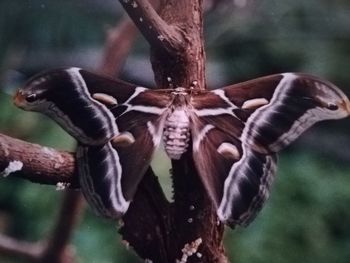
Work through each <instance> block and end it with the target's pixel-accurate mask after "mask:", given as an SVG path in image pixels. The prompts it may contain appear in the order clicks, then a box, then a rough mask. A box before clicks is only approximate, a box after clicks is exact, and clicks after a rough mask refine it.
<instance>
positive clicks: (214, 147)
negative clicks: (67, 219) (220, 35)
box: [14, 68, 350, 227]
mask: <svg viewBox="0 0 350 263" xmlns="http://www.w3.org/2000/svg"><path fill="white" fill-rule="evenodd" d="M14 100H15V104H16V105H17V106H18V107H20V108H22V109H25V110H32V111H38V112H41V113H44V114H46V115H48V116H50V117H51V118H53V119H54V120H55V121H56V122H57V123H58V124H60V125H61V126H62V127H63V128H64V129H65V130H66V131H67V132H68V133H69V134H71V135H72V136H73V137H74V138H75V139H76V140H77V141H78V143H79V145H78V148H77V153H76V154H77V160H78V169H79V177H80V184H81V189H82V192H83V194H84V196H85V198H86V199H87V201H88V203H89V204H90V206H91V207H92V208H93V210H95V211H96V212H97V213H98V214H100V215H103V216H105V217H112V218H119V217H121V216H122V215H123V214H124V213H125V212H126V211H127V209H128V207H129V204H130V202H131V201H132V198H133V196H134V194H135V192H136V190H137V186H138V184H139V182H140V180H141V179H142V177H143V175H144V173H145V171H146V169H147V168H148V166H149V165H150V162H151V159H152V155H153V153H154V151H155V149H156V148H157V147H158V146H159V145H160V144H161V142H163V144H164V148H165V151H166V153H167V155H168V156H169V158H171V159H173V160H178V159H181V158H183V156H184V153H185V152H190V153H191V155H192V158H193V161H194V163H195V167H196V169H197V172H198V174H199V176H200V179H201V181H202V183H203V185H204V187H205V189H206V191H207V193H208V195H209V197H210V199H211V200H212V202H213V204H214V205H215V207H216V208H217V215H218V218H219V219H220V220H221V221H222V222H225V223H227V224H229V225H230V226H232V227H233V226H235V225H244V226H245V225H248V224H249V223H250V222H251V221H252V220H253V219H254V218H255V216H256V214H257V213H258V211H259V210H260V209H261V208H262V206H263V204H264V202H265V201H266V199H267V198H268V196H269V192H270V187H271V184H272V182H273V180H274V178H275V174H276V167H277V157H276V155H277V153H278V152H279V151H281V150H282V149H284V148H285V147H286V146H288V145H289V144H290V143H291V142H293V141H294V140H295V139H296V138H297V137H298V136H299V135H301V134H302V133H303V132H304V131H305V130H306V129H308V128H309V127H310V126H312V125H313V124H314V123H316V122H318V121H322V120H328V119H340V118H344V117H347V116H348V115H349V113H350V103H349V100H348V98H347V97H346V95H345V94H344V93H343V92H342V91H341V90H340V89H339V88H337V87H336V86H335V85H333V84H332V83H330V82H328V81H325V80H321V79H319V78H317V77H314V76H311V75H306V74H299V73H284V74H276V75H271V76H266V77H262V78H258V79H254V80H251V81H247V82H243V83H239V84H236V85H232V86H228V87H224V88H221V89H216V90H211V91H208V90H200V89H195V88H182V87H176V88H172V89H147V88H144V87H138V86H135V85H132V84H128V83H125V82H123V81H120V80H115V79H111V78H108V77H104V76H100V75H97V74H94V73H91V72H88V71H86V70H83V69H79V68H66V69H59V70H52V71H48V72H44V73H41V74H39V75H37V76H35V77H33V78H32V79H31V80H29V81H28V83H27V84H26V85H25V86H24V87H23V88H21V89H19V90H18V91H17V93H16V95H15V99H14Z"/></svg>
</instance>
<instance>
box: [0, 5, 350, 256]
mask: <svg viewBox="0 0 350 263" xmlns="http://www.w3.org/2000/svg"><path fill="white" fill-rule="evenodd" d="M216 2H218V1H209V0H208V1H207V4H208V5H207V6H208V8H210V7H211V8H212V10H211V11H210V12H208V14H207V15H206V17H205V41H206V51H207V58H208V64H207V77H208V83H209V86H211V87H213V88H216V87H220V86H223V85H226V84H232V83H235V82H239V81H243V80H248V79H252V78H255V77H258V76H262V75H266V74H272V73H278V72H285V71H303V72H308V73H312V74H316V75H319V76H322V77H323V78H326V79H329V80H331V81H333V82H334V83H336V84H337V85H338V86H340V87H341V88H342V89H343V90H344V91H345V92H347V93H348V94H350V87H349V84H350V74H349V69H350V2H349V1H347V0H336V1H326V0H308V1H304V0H285V1H283V2H282V1H277V0H260V1H251V0H222V1H220V3H216ZM215 3H216V4H215ZM122 15H123V11H122V9H121V7H120V5H119V3H118V2H117V1H116V0H115V1H114V0H113V1H112V0H108V1H107V0H106V1H97V0H75V1H68V0H65V1H52V0H51V1H50V0H44V1H39V0H26V1H23V0H1V1H0V132H1V133H4V134H7V135H10V136H13V137H16V138H21V139H24V140H27V141H30V142H36V143H40V144H43V145H48V146H52V147H56V148H59V149H66V150H73V149H74V141H73V140H72V139H71V138H70V137H69V136H68V135H66V134H65V132H64V131H63V130H62V129H60V128H59V127H58V126H57V125H56V124H54V123H53V122H52V121H50V120H49V119H48V118H46V117H44V116H41V115H39V114H35V113H28V112H22V111H20V110H18V109H16V108H15V107H14V106H13V104H12V101H11V94H12V93H13V91H14V90H15V88H16V87H18V86H20V85H21V84H22V83H23V81H24V80H25V79H26V78H28V77H29V76H31V75H32V74H34V73H36V72H38V71H41V70H45V69H48V68H55V67H62V66H80V67H84V68H88V69H92V70H93V69H96V68H97V67H98V66H99V63H100V57H101V53H102V50H103V45H104V39H105V33H106V30H108V28H110V27H112V26H113V25H115V24H117V23H118V21H119V20H120V19H121V17H122ZM148 52H149V50H148V45H147V43H145V41H144V40H143V39H142V38H141V37H139V38H138V39H137V41H136V44H135V46H134V48H133V49H132V52H131V53H130V56H129V58H128V60H127V62H126V64H125V67H124V68H123V71H122V73H121V76H122V78H124V79H126V80H129V81H133V82H136V83H139V84H144V85H148V86H150V85H152V84H153V76H152V71H151V68H150V65H149V62H148ZM349 131H350V121H349V120H342V121H337V122H327V123H322V124H319V125H316V127H314V128H313V129H311V130H310V131H308V132H306V134H304V135H303V136H302V138H300V139H299V140H298V141H297V142H296V143H294V144H293V145H292V146H291V147H289V148H288V149H287V150H286V151H284V152H283V153H282V154H281V155H280V160H279V171H278V177H277V179H276V182H275V184H274V186H273V189H272V194H271V198H270V200H269V201H268V202H267V205H266V206H265V207H264V209H263V210H262V212H261V213H260V215H259V216H258V217H257V219H256V220H255V221H254V222H253V223H252V224H251V225H250V226H249V227H248V228H246V229H243V228H238V229H237V230H235V231H232V230H229V229H228V230H227V232H226V238H225V242H226V248H227V253H228V255H229V257H230V259H231V260H232V262H234V263H246V262H250V263H263V262H269V263H274V262H276V263H277V262H278V263H289V262H290V263H292V262H293V263H294V262H306V263H307V262H310V263H311V262H319V263H323V262H325V263H326V262H327V263H328V262H344V263H345V262H349V258H350V209H349V204H350V147H349V146H348V145H349V137H350V135H349ZM162 163H163V161H155V162H154V165H155V166H157V171H159V175H160V176H161V179H162V181H164V188H165V189H167V190H166V191H167V192H169V191H170V190H169V189H170V186H169V179H168V172H167V170H168V167H164V166H162V165H161V164H162ZM61 196H62V192H57V191H55V187H54V186H43V185H37V184H32V183H30V182H27V181H24V180H19V179H13V178H6V179H2V180H1V182H0V231H1V232H2V233H6V234H8V235H10V236H13V237H16V238H18V239H21V240H28V241H35V240H40V239H41V238H42V237H45V236H47V235H49V234H50V229H51V228H52V226H53V224H54V222H55V216H56V215H57V212H58V207H59V203H60V198H61ZM116 229H117V227H116V225H115V224H113V223H111V222H109V221H105V220H102V219H100V218H97V217H96V216H94V215H93V214H92V213H91V212H90V211H89V210H87V211H86V212H85V215H84V217H83V220H82V223H81V224H80V226H79V227H78V228H77V229H76V231H75V234H74V237H73V243H74V245H75V246H76V247H77V254H78V255H79V258H80V261H81V262H88V263H90V262H138V261H137V260H136V258H135V256H133V253H132V252H130V251H127V250H126V249H125V247H124V245H122V243H121V242H120V237H119V236H118V234H117V231H116ZM0 262H21V261H20V260H18V259H12V258H3V257H2V256H1V255H0Z"/></svg>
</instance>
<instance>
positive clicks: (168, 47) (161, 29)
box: [119, 0, 184, 53]
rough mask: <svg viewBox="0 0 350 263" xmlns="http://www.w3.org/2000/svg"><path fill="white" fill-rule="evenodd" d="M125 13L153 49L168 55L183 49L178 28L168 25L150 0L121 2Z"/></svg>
mask: <svg viewBox="0 0 350 263" xmlns="http://www.w3.org/2000/svg"><path fill="white" fill-rule="evenodd" d="M119 2H120V3H121V5H122V6H123V7H124V9H125V11H126V12H127V13H128V15H129V16H130V18H131V19H132V20H133V22H134V23H135V25H136V26H137V27H138V29H139V30H140V32H141V33H142V35H143V36H144V37H145V39H146V40H147V41H148V42H149V43H150V45H151V46H152V47H155V48H159V49H161V50H163V51H164V52H167V53H173V52H175V51H179V50H181V49H182V48H183V41H184V39H183V36H182V34H181V32H180V30H179V28H178V27H176V26H174V25H169V24H168V23H166V22H165V21H164V20H163V19H162V18H161V17H160V16H159V15H158V13H157V12H156V10H155V9H154V8H153V6H152V5H151V4H150V2H149V1H148V0H119Z"/></svg>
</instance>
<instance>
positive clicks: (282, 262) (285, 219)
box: [227, 152, 350, 263]
mask: <svg viewBox="0 0 350 263" xmlns="http://www.w3.org/2000/svg"><path fill="white" fill-rule="evenodd" d="M279 168H280V169H279V172H278V178H277V180H276V184H275V185H274V187H273V191H272V194H271V198H270V200H269V202H268V204H267V206H266V207H265V208H264V209H263V211H262V213H261V214H260V216H259V217H258V219H257V220H256V221H255V222H253V223H252V225H251V226H250V227H248V228H247V229H239V230H238V231H237V232H233V233H232V232H230V233H229V234H228V236H227V242H228V243H231V244H232V247H231V246H230V248H229V251H230V253H231V256H232V258H233V259H234V260H235V261H234V262H251V263H255V262H259V263H262V262H278V263H287V262H306V263H307V262H310V263H312V262H325V263H326V262H344V263H345V262H348V258H349V256H350V252H349V251H350V250H349V248H350V226H349V224H348V223H347V222H349V220H350V211H349V209H348V203H349V202H350V188H349V185H350V177H349V174H350V167H349V166H345V165H341V164H336V163H335V161H334V160H328V159H326V158H322V157H319V156H317V155H311V154H308V153H303V152H293V153H289V154H285V155H282V158H281V159H280V165H279Z"/></svg>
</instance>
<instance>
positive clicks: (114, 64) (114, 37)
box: [99, 17, 137, 77]
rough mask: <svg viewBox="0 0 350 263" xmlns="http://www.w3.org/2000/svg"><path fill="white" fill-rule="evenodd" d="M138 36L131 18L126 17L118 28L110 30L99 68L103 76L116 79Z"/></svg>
mask: <svg viewBox="0 0 350 263" xmlns="http://www.w3.org/2000/svg"><path fill="white" fill-rule="evenodd" d="M136 36H137V30H136V27H135V25H134V24H133V23H132V21H131V20H130V18H129V17H125V18H124V19H123V21H122V22H121V23H119V24H118V25H117V26H116V27H114V28H112V29H110V30H108V32H107V39H106V44H105V48H104V49H103V50H104V51H103V54H102V61H101V66H100V67H99V71H100V72H101V73H102V74H105V75H109V76H112V77H114V76H116V75H117V74H118V73H119V72H120V71H121V68H122V66H123V65H124V61H125V59H126V57H127V55H128V54H129V52H130V49H131V47H132V44H133V42H134V40H135V38H136Z"/></svg>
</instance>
